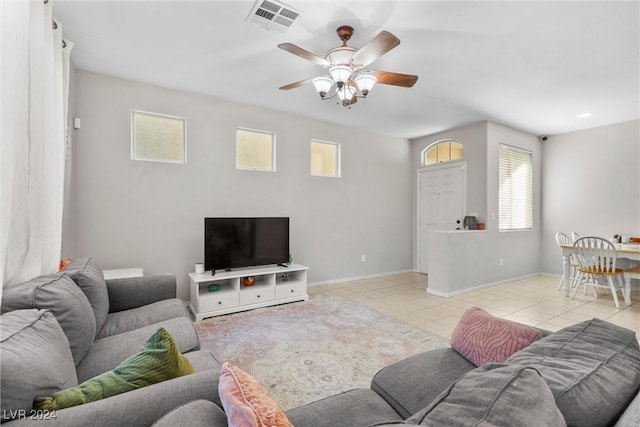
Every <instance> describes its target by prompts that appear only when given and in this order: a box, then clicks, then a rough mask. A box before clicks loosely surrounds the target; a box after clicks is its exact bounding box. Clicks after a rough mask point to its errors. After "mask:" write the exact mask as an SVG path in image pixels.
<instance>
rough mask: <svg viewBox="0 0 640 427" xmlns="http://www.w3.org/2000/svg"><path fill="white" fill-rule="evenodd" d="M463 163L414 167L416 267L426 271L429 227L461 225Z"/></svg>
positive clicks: (462, 215)
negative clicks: (422, 167) (416, 195)
mask: <svg viewBox="0 0 640 427" xmlns="http://www.w3.org/2000/svg"><path fill="white" fill-rule="evenodd" d="M465 166H466V163H465V162H461V163H454V164H450V165H436V166H431V167H427V168H424V169H420V170H419V171H418V214H417V218H418V224H417V225H418V271H419V272H420V273H425V274H427V273H428V271H427V266H428V261H429V241H428V236H429V231H430V230H455V229H456V228H462V220H463V218H464V210H465V202H466V192H465V169H466V167H465Z"/></svg>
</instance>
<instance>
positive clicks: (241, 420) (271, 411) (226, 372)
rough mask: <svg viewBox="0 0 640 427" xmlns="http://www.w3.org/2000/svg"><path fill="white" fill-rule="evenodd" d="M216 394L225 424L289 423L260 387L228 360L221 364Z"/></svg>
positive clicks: (275, 426)
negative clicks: (223, 414) (224, 416)
mask: <svg viewBox="0 0 640 427" xmlns="http://www.w3.org/2000/svg"><path fill="white" fill-rule="evenodd" d="M218 394H219V395H220V400H221V401H222V407H223V408H224V411H225V413H226V414H227V422H228V423H229V427H293V424H291V422H289V419H288V418H287V416H286V415H285V413H284V410H283V409H282V408H281V407H280V405H278V403H277V402H276V401H275V400H274V399H273V398H272V397H271V396H270V395H269V393H267V391H266V390H265V389H264V387H262V385H261V384H260V383H259V382H258V381H256V379H255V378H253V377H252V376H251V375H249V374H247V373H246V372H244V371H243V370H242V369H240V368H238V367H237V366H232V365H230V364H229V363H228V362H225V363H224V364H223V365H222V370H221V373H220V383H219V385H218Z"/></svg>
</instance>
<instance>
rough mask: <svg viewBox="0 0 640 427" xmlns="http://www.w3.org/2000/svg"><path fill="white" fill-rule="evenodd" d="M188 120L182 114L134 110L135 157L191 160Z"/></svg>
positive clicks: (180, 161)
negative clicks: (188, 141)
mask: <svg viewBox="0 0 640 427" xmlns="http://www.w3.org/2000/svg"><path fill="white" fill-rule="evenodd" d="M186 129H187V123H186V120H185V119H184V118H182V117H173V116H166V115H162V114H155V113H147V112H144V111H136V110H133V111H132V112H131V159H133V160H148V161H153V162H168V163H186V162H187V144H186V140H187V137H186V134H187V131H186Z"/></svg>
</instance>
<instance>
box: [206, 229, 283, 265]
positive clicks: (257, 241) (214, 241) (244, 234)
mask: <svg viewBox="0 0 640 427" xmlns="http://www.w3.org/2000/svg"><path fill="white" fill-rule="evenodd" d="M287 262H289V218H288V217H264V218H205V219H204V268H205V270H213V271H215V270H229V269H233V268H244V267H252V266H260V265H270V264H283V263H287Z"/></svg>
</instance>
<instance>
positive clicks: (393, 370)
mask: <svg viewBox="0 0 640 427" xmlns="http://www.w3.org/2000/svg"><path fill="white" fill-rule="evenodd" d="M474 368H475V366H474V365H473V363H471V362H469V361H468V360H467V359H465V358H464V357H462V356H461V355H460V354H459V353H458V352H456V351H455V350H453V349H451V348H439V349H435V350H431V351H425V352H424V353H420V354H416V355H414V356H411V357H408V358H406V359H404V360H401V361H399V362H396V363H394V364H391V365H389V366H385V367H384V368H382V369H381V370H380V371H378V373H377V374H376V375H375V376H374V377H373V380H372V381H371V389H372V390H373V391H375V392H376V393H378V394H379V395H380V396H382V397H383V398H384V400H386V401H387V402H388V403H389V405H391V407H392V408H393V409H395V410H396V412H398V414H400V415H401V416H402V417H403V418H407V417H409V416H411V415H412V414H415V413H416V412H418V411H419V410H421V409H422V408H424V407H425V406H427V405H428V404H429V403H431V401H433V399H435V398H436V397H438V395H439V394H440V393H441V392H442V391H443V390H445V389H446V388H447V387H449V385H450V384H451V383H452V382H454V381H456V380H457V379H459V378H460V377H461V376H463V375H464V374H466V373H467V372H469V371H471V370H473V369H474Z"/></svg>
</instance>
